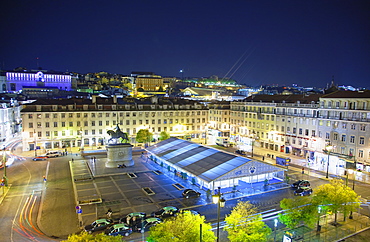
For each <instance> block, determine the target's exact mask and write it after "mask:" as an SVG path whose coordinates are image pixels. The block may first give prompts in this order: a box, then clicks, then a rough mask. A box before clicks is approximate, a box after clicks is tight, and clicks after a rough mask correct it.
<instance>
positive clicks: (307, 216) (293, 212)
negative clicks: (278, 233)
mask: <svg viewBox="0 0 370 242" xmlns="http://www.w3.org/2000/svg"><path fill="white" fill-rule="evenodd" d="M280 207H281V208H282V209H283V210H285V212H284V213H282V214H279V220H280V222H282V223H283V224H285V225H286V226H287V227H288V228H291V229H293V228H295V227H297V226H298V225H299V224H300V223H301V222H304V223H305V224H306V225H307V226H309V227H312V226H313V225H314V224H315V221H317V219H316V218H317V206H316V205H315V204H312V198H311V197H295V198H284V199H283V200H281V201H280Z"/></svg>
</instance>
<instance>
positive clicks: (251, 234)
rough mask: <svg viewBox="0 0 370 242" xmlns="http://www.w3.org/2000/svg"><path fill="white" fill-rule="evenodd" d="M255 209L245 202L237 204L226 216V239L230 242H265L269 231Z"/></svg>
mask: <svg viewBox="0 0 370 242" xmlns="http://www.w3.org/2000/svg"><path fill="white" fill-rule="evenodd" d="M256 213H257V209H256V208H255V207H254V206H253V205H252V204H250V203H249V201H247V202H239V203H238V204H237V205H236V206H235V207H234V208H233V210H232V211H231V213H230V214H229V215H227V216H226V218H225V222H226V224H227V226H226V227H225V230H226V231H227V232H228V238H229V240H230V241H231V242H260V241H261V242H262V241H267V238H268V236H269V234H270V233H271V229H270V228H269V227H268V226H267V225H266V224H265V223H264V222H263V221H262V217H261V215H259V214H256Z"/></svg>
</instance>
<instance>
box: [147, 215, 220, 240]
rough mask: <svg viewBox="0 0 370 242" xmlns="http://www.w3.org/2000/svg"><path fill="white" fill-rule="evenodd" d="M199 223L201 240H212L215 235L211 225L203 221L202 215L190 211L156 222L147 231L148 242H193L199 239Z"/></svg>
mask: <svg viewBox="0 0 370 242" xmlns="http://www.w3.org/2000/svg"><path fill="white" fill-rule="evenodd" d="M200 224H202V241H204V242H211V241H212V242H214V241H215V239H216V237H215V235H214V233H213V232H212V231H211V229H212V226H211V225H210V224H209V223H206V222H205V218H204V216H200V215H194V214H192V213H190V212H186V213H180V214H178V215H177V216H176V217H172V218H170V219H168V220H166V221H164V222H163V223H160V224H157V225H156V226H154V227H152V228H151V229H150V231H149V237H148V238H147V240H148V241H150V242H169V241H171V242H193V241H199V240H200Z"/></svg>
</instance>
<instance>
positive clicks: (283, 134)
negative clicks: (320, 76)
mask: <svg viewBox="0 0 370 242" xmlns="http://www.w3.org/2000/svg"><path fill="white" fill-rule="evenodd" d="M369 105H370V93H369V92H368V91H364V92H349V91H337V92H335V93H332V94H325V95H324V94H315V95H285V96H284V95H258V96H255V97H249V98H247V99H245V100H244V101H242V102H232V103H230V132H231V139H232V140H234V141H235V144H236V145H238V147H249V150H247V151H250V149H251V146H255V147H261V148H265V149H267V150H274V151H278V152H281V153H282V155H283V154H285V155H290V154H294V155H297V156H301V157H304V158H305V159H307V162H308V163H310V162H312V163H311V164H312V165H322V166H326V165H327V166H329V167H331V168H330V169H336V167H342V168H345V167H348V163H355V162H356V166H357V169H361V170H369V168H368V166H367V165H370V162H369V161H368V160H369V159H370V150H369V148H370V147H369V145H370V144H369V140H370V136H369V135H368V133H367V132H366V131H367V130H368V129H369V121H370V107H369ZM210 118H212V115H210ZM216 125H217V124H216ZM233 136H234V138H233ZM245 149H246V148H245ZM328 153H329V155H330V157H329V155H328ZM329 159H330V161H331V164H330V165H329V164H328V163H329V162H328V161H329ZM369 171H370V170H369Z"/></svg>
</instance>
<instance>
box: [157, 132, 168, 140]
mask: <svg viewBox="0 0 370 242" xmlns="http://www.w3.org/2000/svg"><path fill="white" fill-rule="evenodd" d="M169 138H170V135H169V134H168V133H167V132H166V131H162V132H161V133H160V134H159V138H158V139H159V140H166V139H169Z"/></svg>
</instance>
